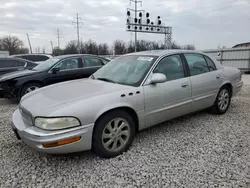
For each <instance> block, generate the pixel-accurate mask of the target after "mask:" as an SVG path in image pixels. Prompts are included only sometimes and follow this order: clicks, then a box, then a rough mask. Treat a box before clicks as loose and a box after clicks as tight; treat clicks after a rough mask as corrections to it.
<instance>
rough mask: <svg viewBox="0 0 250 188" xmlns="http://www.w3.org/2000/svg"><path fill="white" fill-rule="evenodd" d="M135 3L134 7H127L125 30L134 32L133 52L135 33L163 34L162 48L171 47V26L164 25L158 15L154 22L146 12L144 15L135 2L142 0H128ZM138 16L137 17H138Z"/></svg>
mask: <svg viewBox="0 0 250 188" xmlns="http://www.w3.org/2000/svg"><path fill="white" fill-rule="evenodd" d="M131 2H132V3H134V4H135V9H130V8H127V24H126V27H127V31H128V32H134V33H135V52H136V51H137V33H138V32H141V33H155V34H164V35H165V38H164V48H165V49H170V48H171V40H172V27H170V26H165V25H164V24H162V21H161V17H160V16H158V17H157V20H156V21H155V22H154V21H153V20H151V19H150V17H149V16H150V15H149V13H148V12H147V13H146V15H145V11H144V10H138V9H137V4H138V3H140V4H142V1H138V0H130V3H131ZM131 12H134V13H135V14H134V16H132V14H131ZM138 16H139V18H138Z"/></svg>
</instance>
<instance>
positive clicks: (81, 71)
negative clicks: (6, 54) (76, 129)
mask: <svg viewBox="0 0 250 188" xmlns="http://www.w3.org/2000/svg"><path fill="white" fill-rule="evenodd" d="M107 62H109V60H108V59H105V58H102V57H98V56H94V55H64V56H57V57H54V58H52V59H48V60H47V61H45V62H42V63H40V64H38V65H37V66H36V67H34V68H33V69H31V70H23V71H17V72H13V73H10V74H6V75H4V76H2V77H0V94H1V95H2V96H3V97H5V98H12V99H18V100H19V99H20V98H21V97H22V96H23V95H25V94H26V93H29V92H31V91H33V90H35V89H38V88H40V87H43V86H47V85H51V84H55V83H59V82H63V81H68V80H74V79H80V78H86V77H89V76H90V75H91V74H93V73H94V72H95V71H97V70H98V69H99V68H101V67H102V66H103V65H105V64H106V63H107ZM69 92H70V91H69Z"/></svg>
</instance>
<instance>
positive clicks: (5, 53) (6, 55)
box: [0, 51, 9, 57]
mask: <svg viewBox="0 0 250 188" xmlns="http://www.w3.org/2000/svg"><path fill="white" fill-rule="evenodd" d="M8 56H9V52H8V51H0V57H8Z"/></svg>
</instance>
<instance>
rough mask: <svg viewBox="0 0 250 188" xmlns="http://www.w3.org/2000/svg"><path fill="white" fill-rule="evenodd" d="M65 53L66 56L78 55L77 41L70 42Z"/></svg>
mask: <svg viewBox="0 0 250 188" xmlns="http://www.w3.org/2000/svg"><path fill="white" fill-rule="evenodd" d="M63 51H64V54H77V53H78V51H77V41H75V40H72V41H69V42H68V44H67V45H66V47H65V49H64V50H63Z"/></svg>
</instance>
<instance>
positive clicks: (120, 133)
mask: <svg viewBox="0 0 250 188" xmlns="http://www.w3.org/2000/svg"><path fill="white" fill-rule="evenodd" d="M135 132H136V129H135V122H134V120H133V118H132V117H131V116H130V115H129V114H128V113H127V112H125V111H123V110H115V111H111V112H109V113H107V114H105V115H104V116H102V117H101V118H100V119H99V120H98V121H97V122H96V125H95V129H94V132H93V141H92V149H93V151H94V153H96V154H97V155H98V156H100V157H104V158H112V157H116V156H118V155H120V154H122V153H123V152H125V151H127V149H128V148H129V146H130V145H131V144H132V141H133V139H134V136H135Z"/></svg>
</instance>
